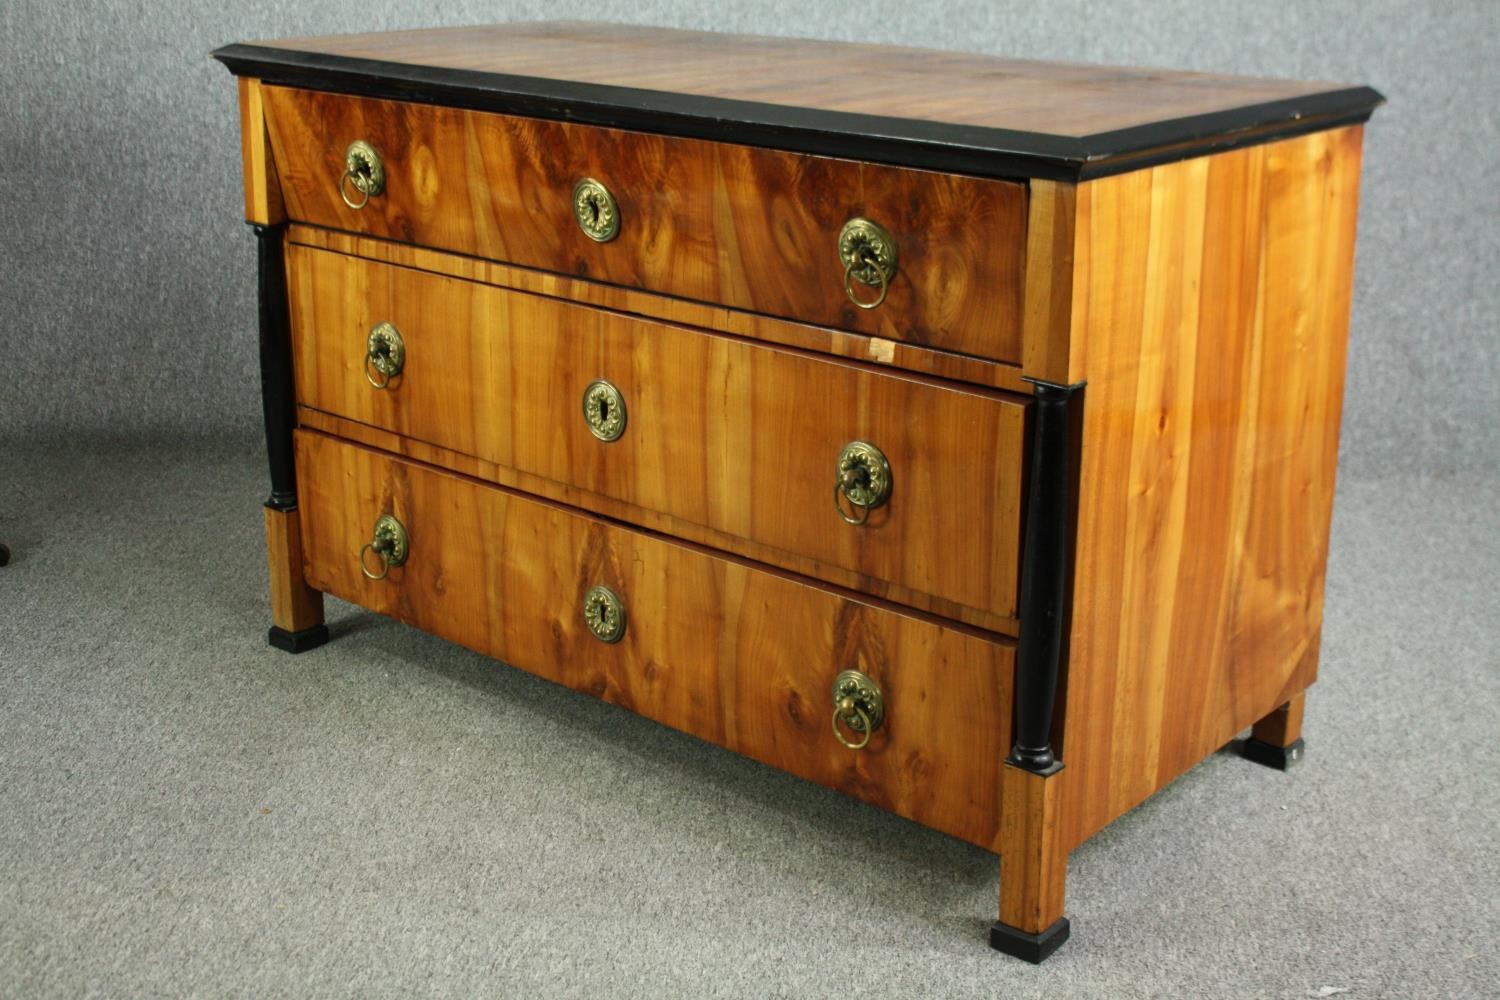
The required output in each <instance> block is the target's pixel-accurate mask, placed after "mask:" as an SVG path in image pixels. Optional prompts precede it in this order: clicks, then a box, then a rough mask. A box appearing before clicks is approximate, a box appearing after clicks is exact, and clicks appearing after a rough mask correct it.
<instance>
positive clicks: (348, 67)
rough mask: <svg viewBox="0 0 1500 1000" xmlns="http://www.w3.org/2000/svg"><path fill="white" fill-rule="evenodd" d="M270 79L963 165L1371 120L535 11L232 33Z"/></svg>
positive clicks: (1156, 81) (1332, 94)
mask: <svg viewBox="0 0 1500 1000" xmlns="http://www.w3.org/2000/svg"><path fill="white" fill-rule="evenodd" d="M214 55H215V56H216V57H217V58H219V59H220V60H222V61H223V62H224V63H225V64H226V65H228V66H229V68H230V69H231V70H233V71H234V72H236V73H241V74H245V75H254V76H259V77H261V78H262V79H264V80H266V81H267V82H271V83H286V84H290V85H296V86H309V87H316V88H318V89H324V90H339V91H347V92H351V93H359V94H364V95H366V96H379V97H390V98H398V99H407V100H418V101H427V102H430V103H443V104H455V105H459V106H465V107H472V108H479V109H483V110H493V111H500V112H507V113H515V114H532V115H539V116H542V117H551V118H566V119H570V120H578V121H585V122H588V123H591V124H600V125H610V126H616V127H622V128H636V129H641V130H645V131H653V132H667V133H673V134H682V135H692V136H696V137H702V138H715V139H724V140H729V141H736V142H745V143H749V144H752V145H764V146H773V147H777V148H786V149H793V150H797V151H802V152H815V153H824V154H835V155H845V156H855V157H861V158H869V159H874V160H879V161H883V162H894V163H903V164H907V165H911V166H925V167H931V168H934V169H954V170H962V171H965V172H970V173H979V174H983V175H989V176H1046V177H1055V178H1062V179H1081V178H1084V177H1089V176H1099V175H1102V174H1106V173H1116V172H1119V171H1121V170H1128V169H1134V168H1136V167H1139V166H1144V165H1146V164H1148V163H1159V162H1163V161H1165V160H1171V159H1181V158H1184V157H1187V156H1192V155H1198V154H1200V153H1203V152H1208V151H1211V150H1215V149H1222V148H1228V147H1230V146H1235V145H1244V144H1247V143H1250V142H1259V141H1266V140H1268V139H1273V138H1280V137H1283V136H1286V135H1295V134H1300V133H1303V132H1308V131H1314V130H1317V129H1321V128H1328V127H1332V126H1335V125H1341V124H1347V123H1349V122H1353V121H1363V120H1364V119H1365V118H1367V117H1368V116H1369V114H1370V112H1371V111H1372V110H1373V109H1374V107H1375V106H1376V105H1377V104H1379V103H1380V101H1381V100H1382V98H1381V97H1380V95H1379V94H1378V93H1376V92H1375V91H1374V90H1371V89H1370V88H1368V87H1347V86H1340V85H1334V84H1326V83H1305V82H1293V81H1283V80H1264V79H1255V78H1249V77H1234V76H1218V75H1212V74H1204V73H1187V72H1174V71H1165V70H1150V69H1122V68H1114V67H1105V66H1092V65H1083V64H1076V63H1049V62H1033V61H1022V60H1013V59H1001V58H997V57H993V56H986V55H977V54H973V53H959V52H940V51H933V50H926V49H909V48H896V47H888V46H878V45H854V44H848V43H839V42H819V41H807V40H803V39H790V38H766V37H757V36H749V35H727V34H716V33H709V32H697V31H678V30H672V29H664V28H646V27H636V26H625V25H601V24H592V23H581V22H579V23H573V22H540V23H520V24H503V25H488V26H483V27H465V28H439V29H430V30H422V31H398V32H384V33H374V34H361V35H338V36H329V37H323V38H294V39H285V40H279V41H273V42H260V43H255V44H250V45H230V46H227V47H225V48H222V49H220V50H218V51H217V52H216V53H214Z"/></svg>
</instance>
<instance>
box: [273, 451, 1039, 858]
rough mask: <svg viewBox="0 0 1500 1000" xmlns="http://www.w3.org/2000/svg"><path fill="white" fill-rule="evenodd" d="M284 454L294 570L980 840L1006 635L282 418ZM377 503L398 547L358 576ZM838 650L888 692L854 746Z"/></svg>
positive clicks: (1002, 708)
mask: <svg viewBox="0 0 1500 1000" xmlns="http://www.w3.org/2000/svg"><path fill="white" fill-rule="evenodd" d="M297 474H298V479H299V494H300V508H301V517H302V532H303V543H304V552H305V559H306V572H307V580H308V582H309V583H310V584H311V585H312V586H314V587H317V588H318V589H320V590H323V591H326V592H328V593H330V594H333V595H335V596H337V597H340V598H343V599H345V600H348V601H352V602H354V603H357V604H360V605H362V606H364V607H366V608H370V609H372V610H374V611H379V612H381V613H383V614H387V615H391V616H392V617H395V618H397V619H399V620H401V621H403V622H407V623H409V624H411V625H415V626H417V627H418V628H421V629H423V630H425V631H428V632H432V633H434V634H436V635H440V636H443V637H445V638H447V639H451V640H453V641H455V642H458V643H461V644H463V645H465V646H467V647H469V648H470V649H474V650H477V651H478V652H481V653H485V654H487V655H490V656H494V657H497V658H499V659H502V660H504V661H506V662H507V663H510V664H513V665H514V666H517V667H520V668H522V669H523V670H527V671H530V672H532V673H535V674H538V675H540V676H542V677H546V678H548V679H550V680H553V681H556V682H558V683H560V684H565V685H567V686H568V687H570V688H573V689H575V690H578V691H583V692H586V693H589V694H593V695H595V696H597V697H600V698H603V699H604V700H606V701H609V702H613V703H615V704H617V705H620V706H622V707H624V708H627V709H629V710H631V711H633V712H637V713H639V714H641V715H644V716H646V717H648V718H651V719H655V720H656V721H658V722H662V723H665V724H666V725H669V726H672V727H674V728H677V729H680V730H683V731H685V732H688V733H692V734H693V735H695V736H699V737H701V738H703V739H706V740H709V741H711V742H713V743H717V744H719V745H721V746H724V747H727V748H729V749H731V750H734V751H737V752H739V753H742V754H745V755H746V756H749V757H753V758H754V759H756V760H759V761H762V762H764V763H766V764H769V765H771V766H772V767H776V768H780V769H781V770H784V771H788V772H790V773H792V774H796V775H800V776H801V777H804V778H808V779H810V780H812V781H816V782H818V783H820V784H823V785H827V786H829V787H831V788H836V789H838V790H840V791H843V792H846V793H848V794H850V795H853V796H855V797H856V798H860V799H863V800H865V801H867V802H870V803H872V804H874V805H877V806H880V807H882V808H885V809H889V810H891V811H892V812H895V813H898V814H900V815H902V816H906V817H908V818H910V819H913V820H915V821H917V822H919V823H922V824H924V825H926V826H930V827H933V828H935V829H938V830H942V831H945V832H947V833H950V834H953V835H954V836H957V837H961V838H963V839H964V840H967V841H970V842H971V843H975V844H978V845H980V846H982V847H986V848H989V849H994V848H995V845H996V838H997V836H998V833H999V828H1000V802H999V792H1000V773H999V772H1000V767H1001V762H1002V761H1003V760H1004V758H1005V754H1006V752H1007V751H1008V749H1009V747H1010V728H1011V724H1010V718H1011V709H1010V706H1011V697H1010V686H1011V676H1012V669H1013V662H1014V652H1015V650H1014V645H1013V644H1012V643H1010V642H1009V641H1004V640H1001V641H996V640H994V639H989V638H984V637H981V636H979V635H978V634H974V633H970V632H968V631H965V630H963V629H961V628H956V627H953V626H951V625H943V624H939V623H937V622H935V621H932V620H929V619H926V618H922V617H918V616H916V615H913V614H910V613H906V612H902V611H899V610H896V609H892V608H889V607H884V606H877V605H875V604H872V603H868V602H866V601H864V600H861V599H859V598H858V597H856V596H854V595H845V594H842V593H839V592H835V591H833V590H830V589H828V588H826V587H823V586H821V585H815V584H811V583H808V582H806V581H804V580H802V579H800V578H796V577H792V576H790V575H788V574H785V573H781V572H779V571H774V570H766V569H763V568H758V567H756V566H754V565H752V564H750V563H748V562H744V561H741V560H737V559H733V558H726V557H722V556H718V555H714V554H711V553H709V552H706V551H704V550H702V549H699V548H695V547H693V546H689V545H686V544H683V543H681V542H676V541H671V540H668V539H664V538H661V537H659V536H656V535H651V534H647V533H645V532H641V531H636V530H632V529H629V528H624V527H621V526H619V525H616V524H613V523H606V522H603V521H600V520H596V519H594V518H592V517H589V516H587V515H585V514H582V513H579V512H577V511H574V510H571V509H567V508H563V507H560V506H556V505H554V504H551V503H548V502H545V501H541V500H537V499H535V498H532V497H529V496H526V495H524V494H519V493H513V492H510V491H507V490H503V489H499V488H496V487H494V486H489V485H485V484H481V483H479V482H476V481H474V480H470V479H467V478H464V477H462V476H458V475H454V474H452V473H447V472H442V471H438V470H436V469H433V468H431V467H429V466H425V465H420V464H417V463H413V462H408V461H404V460H401V459H397V458H393V457H391V456H389V455H387V454H385V453H383V452H378V451H373V450H370V449H367V448H364V447H362V446H359V445H353V444H349V443H347V442H345V441H341V440H339V439H337V438H331V437H327V436H324V435H322V434H317V433H313V432H308V431H299V432H298V434H297ZM383 515H390V516H392V517H394V518H395V519H396V520H397V521H398V522H399V523H400V524H401V526H402V527H403V529H404V531H405V534H406V541H407V550H406V554H405V555H406V557H405V561H404V562H403V563H402V564H400V565H391V566H389V567H388V573H387V575H386V576H385V577H384V579H380V580H372V579H369V578H368V576H367V574H366V572H365V571H363V570H362V568H361V558H360V557H361V554H362V550H363V549H364V547H365V545H366V543H367V542H369V541H370V540H371V538H372V533H373V529H374V527H375V523H376V521H377V519H379V518H381V517H382V516H383ZM363 556H364V569H365V570H368V571H369V572H371V573H375V574H377V575H378V574H379V573H380V572H381V571H382V570H383V569H386V568H387V567H386V562H385V560H383V559H382V558H381V556H380V555H379V554H377V553H375V552H372V551H370V550H365V551H363ZM596 586H603V587H607V588H609V589H610V590H611V591H612V592H613V593H614V594H615V595H617V597H618V599H619V601H620V603H621V604H622V605H623V607H624V611H625V614H624V629H623V634H621V635H620V637H619V638H618V640H617V641H614V642H604V641H602V640H601V639H599V638H597V637H596V635H595V633H594V632H593V631H591V629H590V626H589V623H588V622H587V621H586V620H585V614H584V610H583V609H584V605H585V596H586V595H587V594H588V593H589V592H590V591H591V589H592V588H594V587H596ZM850 669H853V670H859V671H861V672H863V673H864V674H866V675H868V676H869V677H870V678H871V679H873V680H874V681H875V683H876V684H877V685H878V686H879V688H880V689H881V693H882V695H883V700H884V706H885V720H884V723H883V725H881V726H880V727H879V728H877V729H875V730H874V733H873V735H872V737H871V738H870V740H869V744H868V746H866V747H865V748H864V749H862V750H851V749H848V748H846V747H845V746H844V745H843V744H841V743H840V741H839V740H838V738H837V737H836V736H835V733H834V729H833V725H832V723H833V717H834V701H833V695H832V687H833V684H834V680H835V678H836V677H837V676H838V675H839V673H840V672H841V671H844V670H850ZM844 733H845V735H846V736H847V737H848V738H850V739H851V740H852V741H855V742H857V738H858V734H857V733H855V732H853V731H850V730H848V729H845V730H844Z"/></svg>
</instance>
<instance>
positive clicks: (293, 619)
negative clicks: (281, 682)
mask: <svg viewBox="0 0 1500 1000" xmlns="http://www.w3.org/2000/svg"><path fill="white" fill-rule="evenodd" d="M266 563H267V568H268V569H269V570H270V582H271V631H270V633H269V636H268V640H269V642H270V643H271V645H272V646H275V647H276V648H277V649H284V650H286V651H287V652H288V653H301V652H305V651H307V650H309V649H315V648H316V647H318V646H321V645H323V643H325V642H327V641H328V628H327V626H325V625H324V624H323V594H322V592H321V591H317V590H314V589H312V588H311V587H309V586H308V585H307V580H306V579H305V578H304V577H303V574H302V520H301V518H300V517H299V516H298V514H297V511H295V510H276V509H274V508H271V507H267V508H266Z"/></svg>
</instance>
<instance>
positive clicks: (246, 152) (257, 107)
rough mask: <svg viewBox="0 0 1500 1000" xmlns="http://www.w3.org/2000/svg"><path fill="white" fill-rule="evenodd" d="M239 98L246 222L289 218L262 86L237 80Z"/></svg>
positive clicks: (248, 79)
mask: <svg viewBox="0 0 1500 1000" xmlns="http://www.w3.org/2000/svg"><path fill="white" fill-rule="evenodd" d="M238 84H239V96H240V158H241V160H242V161H243V170H242V175H243V178H244V183H245V221H246V222H254V223H258V224H260V225H262V226H270V225H275V224H276V223H279V222H282V221H284V220H285V219H286V206H285V205H284V204H283V202H282V199H281V183H280V181H279V180H278V179H277V176H276V166H275V164H274V163H273V162H272V159H271V148H270V140H269V138H268V137H267V136H266V112H265V103H264V100H263V98H262V91H261V83H260V81H259V80H257V79H255V78H254V77H246V76H242V77H240V78H239V80H238Z"/></svg>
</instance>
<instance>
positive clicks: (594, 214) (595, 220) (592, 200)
mask: <svg viewBox="0 0 1500 1000" xmlns="http://www.w3.org/2000/svg"><path fill="white" fill-rule="evenodd" d="M588 205H589V224H590V225H595V226H597V225H598V224H599V196H598V195H592V194H591V195H589V196H588Z"/></svg>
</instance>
